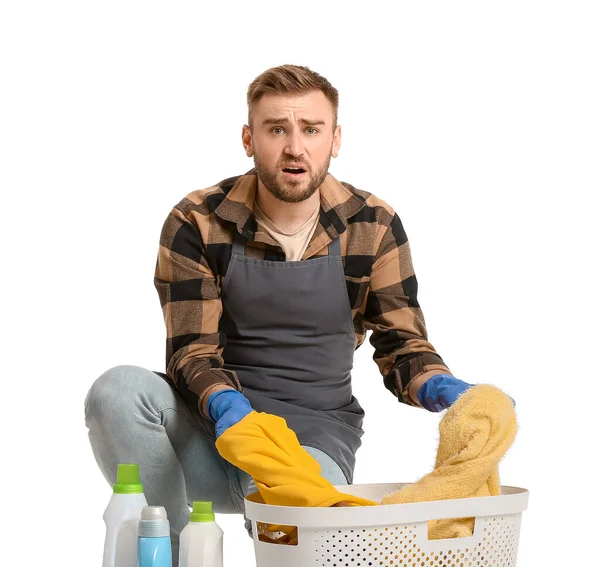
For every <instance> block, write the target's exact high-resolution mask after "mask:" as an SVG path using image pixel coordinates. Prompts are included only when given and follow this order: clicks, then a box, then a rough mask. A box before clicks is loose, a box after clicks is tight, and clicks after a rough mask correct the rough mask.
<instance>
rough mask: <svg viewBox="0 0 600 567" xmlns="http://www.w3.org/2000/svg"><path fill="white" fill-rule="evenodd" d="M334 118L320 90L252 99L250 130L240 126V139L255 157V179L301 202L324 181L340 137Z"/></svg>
mask: <svg viewBox="0 0 600 567" xmlns="http://www.w3.org/2000/svg"><path fill="white" fill-rule="evenodd" d="M333 118H334V116H333V107H332V105H331V103H330V102H329V101H328V100H327V98H326V97H325V95H324V94H323V93H322V92H321V91H311V92H310V93H307V94H302V95H271V94H268V95H263V96H262V97H261V98H260V99H259V101H258V102H257V103H256V104H255V106H254V112H253V117H252V130H250V128H249V127H248V126H244V128H243V130H242V141H243V143H244V147H245V148H246V154H247V155H248V156H254V165H255V167H256V172H257V174H258V177H259V179H260V180H261V181H262V182H263V184H264V185H265V187H266V188H267V189H268V190H269V191H270V193H271V194H272V195H273V196H275V197H276V198H277V199H279V200H281V201H285V202H287V203H298V202H300V201H304V200H306V199H308V198H309V197H310V196H311V195H312V194H313V193H314V192H315V191H316V190H317V189H318V188H319V186H320V185H321V183H323V180H324V179H325V177H326V176H327V171H328V169H329V162H330V160H331V157H332V156H333V157H337V155H338V150H339V147H340V142H341V127H340V126H336V128H335V131H334V129H333ZM296 168H299V169H296Z"/></svg>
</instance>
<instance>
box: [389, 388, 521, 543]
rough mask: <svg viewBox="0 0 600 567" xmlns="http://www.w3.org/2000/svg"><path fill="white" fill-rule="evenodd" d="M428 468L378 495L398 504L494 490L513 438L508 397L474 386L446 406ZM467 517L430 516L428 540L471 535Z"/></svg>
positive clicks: (486, 493)
mask: <svg viewBox="0 0 600 567" xmlns="http://www.w3.org/2000/svg"><path fill="white" fill-rule="evenodd" d="M439 432H440V439H439V446H438V451H437V457H436V461H435V468H434V470H433V471H432V472H431V473H430V474H428V475H426V476H424V477H423V478H422V479H420V480H419V481H417V482H415V483H414V484H410V485H408V486H406V487H404V488H402V489H400V490H398V491H396V492H394V493H392V494H390V495H386V496H385V497H384V498H383V501H382V504H403V503H406V502H424V501H429V500H447V499H452V498H469V497H474V496H497V495H499V494H500V477H499V474H498V463H499V462H500V459H501V458H502V457H503V456H504V454H505V453H506V451H507V450H508V448H509V447H510V446H511V444H512V442H513V441H514V439H515V435H516V432H517V421H516V416H515V410H514V408H513V405H512V401H511V399H510V398H509V397H508V396H507V395H506V394H504V393H503V392H502V391H500V390H499V389H498V388H496V387H494V386H489V385H483V384H482V385H478V386H474V387H473V388H470V389H469V390H467V391H466V392H465V393H464V394H462V395H461V396H460V397H459V398H458V400H457V401H456V402H455V403H454V404H453V405H452V406H451V407H450V409H449V410H448V412H447V413H446V415H445V416H444V417H443V418H442V420H441V421H440V425H439ZM473 525H474V520H473V518H462V519H449V520H433V521H431V522H429V537H430V539H443V538H451V537H464V536H468V535H471V534H472V533H473Z"/></svg>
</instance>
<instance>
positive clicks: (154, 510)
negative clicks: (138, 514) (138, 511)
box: [141, 506, 167, 520]
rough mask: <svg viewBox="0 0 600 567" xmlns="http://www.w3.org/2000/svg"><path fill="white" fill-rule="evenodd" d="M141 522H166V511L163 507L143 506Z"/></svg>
mask: <svg viewBox="0 0 600 567" xmlns="http://www.w3.org/2000/svg"><path fill="white" fill-rule="evenodd" d="M141 519H142V520H166V519H167V511H166V510H165V507H164V506H144V509H143V510H142V518H141Z"/></svg>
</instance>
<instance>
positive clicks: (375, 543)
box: [245, 484, 529, 567]
mask: <svg viewBox="0 0 600 567" xmlns="http://www.w3.org/2000/svg"><path fill="white" fill-rule="evenodd" d="M402 486H405V485H404V484H354V485H350V486H346V485H344V486H337V487H336V488H338V489H339V490H340V491H341V492H345V493H347V494H354V495H355V496H360V497H362V498H368V499H369V500H373V501H375V502H381V500H382V498H383V495H384V494H386V493H389V492H393V491H395V490H398V489H399V488H402ZM257 497H258V498H257ZM528 497H529V493H528V491H527V490H525V489H523V488H515V487H511V486H503V487H502V494H501V495H500V496H491V497H483V498H463V499H456V500H438V501H432V502H418V503H414V504H387V505H380V506H364V507H363V506H352V507H343V508H296V507H291V506H270V505H267V504H262V503H259V502H256V500H258V499H260V498H259V495H258V493H254V494H251V495H249V496H248V497H247V498H246V500H245V507H246V516H247V517H248V518H249V519H250V520H251V521H252V530H253V538H254V549H255V554H256V565H257V567H405V566H406V567H482V566H488V567H515V566H516V564H517V547H518V544H519V531H520V527H521V513H522V512H523V510H525V509H526V508H527V500H528ZM473 517H474V518H475V527H474V533H473V535H472V536H469V537H462V538H453V539H438V540H430V539H429V536H428V530H427V522H428V520H441V519H445V518H473ZM257 522H259V525H258V526H257ZM261 524H283V525H288V526H296V527H297V529H298V543H297V545H281V544H276V543H269V542H264V541H260V540H259V539H258V533H259V531H264V530H262V528H263V526H261Z"/></svg>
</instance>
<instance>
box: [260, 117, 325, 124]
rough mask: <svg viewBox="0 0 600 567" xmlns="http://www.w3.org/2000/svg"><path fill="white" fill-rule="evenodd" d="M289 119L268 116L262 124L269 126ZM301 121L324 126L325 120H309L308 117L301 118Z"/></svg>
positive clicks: (285, 122) (283, 122) (286, 121)
mask: <svg viewBox="0 0 600 567" xmlns="http://www.w3.org/2000/svg"><path fill="white" fill-rule="evenodd" d="M288 122H289V120H288V119H287V118H266V119H265V120H263V122H262V125H263V126H267V125H269V124H287V123H288ZM299 122H300V123H301V124H303V125H304V126H324V125H325V121H323V120H307V119H306V118H300V120H299Z"/></svg>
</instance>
